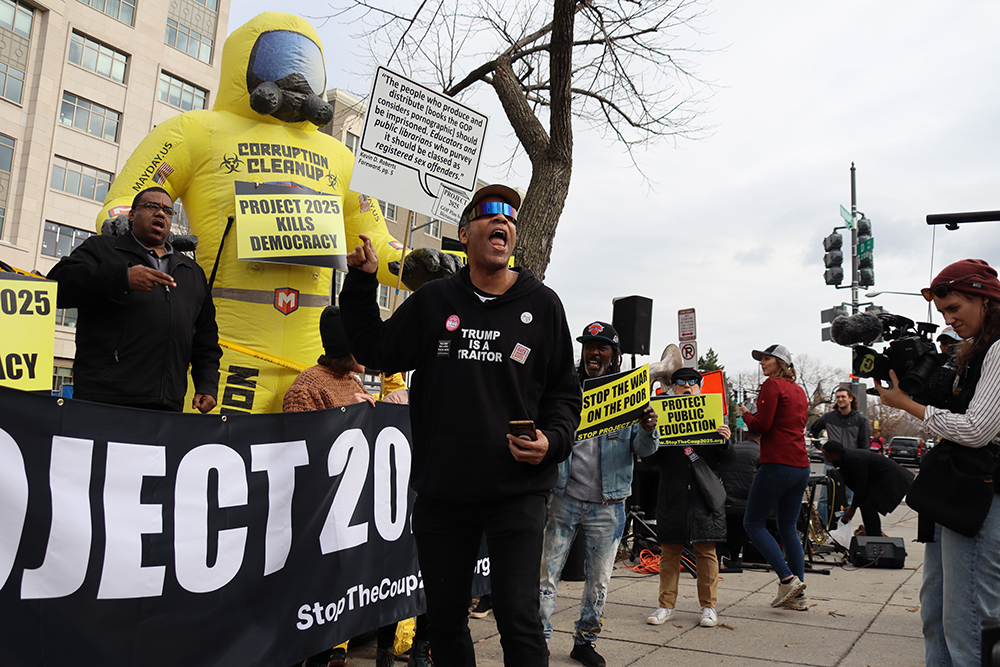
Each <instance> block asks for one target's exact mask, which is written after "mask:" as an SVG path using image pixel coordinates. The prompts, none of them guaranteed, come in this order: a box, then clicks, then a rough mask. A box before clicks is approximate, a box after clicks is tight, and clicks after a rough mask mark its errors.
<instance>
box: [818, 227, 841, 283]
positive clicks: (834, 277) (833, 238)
mask: <svg viewBox="0 0 1000 667" xmlns="http://www.w3.org/2000/svg"><path fill="white" fill-rule="evenodd" d="M843 246H844V237H843V236H841V235H840V234H839V233H837V232H834V233H832V234H830V235H829V236H827V237H826V238H825V239H823V250H825V251H826V254H825V255H823V264H824V265H825V266H826V271H825V272H824V273H823V279H824V280H826V284H827V285H839V284H840V283H842V282H844V268H843V267H842V266H841V264H843V263H844V251H843V250H841V248H842V247H843Z"/></svg>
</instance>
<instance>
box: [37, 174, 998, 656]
mask: <svg viewBox="0 0 1000 667" xmlns="http://www.w3.org/2000/svg"><path fill="white" fill-rule="evenodd" d="M520 206H521V199H520V196H519V195H518V194H517V193H516V192H515V191H514V190H512V189H511V188H508V187H506V186H503V185H494V186H489V187H486V188H483V189H481V190H479V191H478V192H477V193H476V194H475V195H474V196H473V198H472V201H471V202H470V203H469V205H468V206H467V207H466V208H465V210H464V211H463V213H462V216H461V220H460V223H459V231H458V234H459V239H460V241H461V242H462V243H463V245H464V246H465V250H466V253H467V257H468V265H467V266H466V268H464V269H463V270H461V271H460V272H459V273H457V274H455V275H454V276H452V277H451V278H447V279H441V280H436V281H432V282H429V283H427V284H426V285H424V286H423V287H421V288H420V289H419V290H417V291H416V292H415V293H414V294H413V295H412V297H411V298H409V299H407V300H406V301H405V302H403V304H402V305H401V306H400V307H399V308H398V310H396V312H395V313H394V314H393V315H392V316H391V317H390V318H389V319H387V320H385V321H383V320H382V318H381V317H380V314H379V307H378V303H377V298H376V297H377V295H376V290H377V285H378V280H377V277H376V272H377V270H378V267H379V258H378V256H377V255H376V253H375V249H374V247H373V245H372V243H371V241H370V240H369V239H368V238H367V237H366V236H364V235H361V237H360V240H361V244H360V245H358V246H357V247H356V248H355V249H354V251H353V252H352V253H350V254H349V255H348V265H349V267H350V270H349V271H348V275H347V277H346V279H345V281H344V286H343V290H342V292H341V295H340V304H341V308H340V309H336V308H332V307H331V308H328V309H327V310H326V311H324V313H323V315H322V318H321V321H320V328H321V334H322V338H323V345H324V350H325V353H324V355H323V356H322V357H320V359H319V360H318V363H317V364H316V365H315V366H313V367H311V368H309V369H307V370H305V371H304V372H302V374H301V375H300V376H299V378H298V380H296V382H295V383H294V384H293V385H292V387H291V388H290V389H289V391H288V392H287V393H286V395H285V397H284V410H285V411H304V410H321V409H326V408H331V407H337V406H342V405H347V404H350V403H356V402H367V403H370V404H372V405H374V403H375V400H376V399H375V397H373V396H371V395H370V394H369V393H368V391H367V389H366V388H365V386H364V385H363V384H362V383H361V382H360V381H359V379H358V376H357V373H359V372H363V370H364V366H363V364H364V365H367V366H370V367H377V368H379V369H383V370H384V371H386V372H396V371H410V370H413V371H415V373H414V374H413V376H412V384H411V387H410V388H409V390H408V392H407V391H406V390H403V392H402V393H397V394H395V396H392V395H390V397H388V400H394V401H399V402H409V404H410V406H411V409H410V422H411V432H412V447H413V458H412V472H411V478H410V484H411V486H412V488H413V489H414V490H415V491H416V494H417V499H416V502H415V504H414V506H413V513H412V530H413V535H414V538H415V541H416V545H417V551H418V558H419V563H420V568H421V571H422V575H423V583H424V592H425V596H426V609H427V612H426V616H425V617H421V618H419V619H418V621H417V623H416V638H415V640H414V643H413V645H414V648H413V651H412V654H411V660H413V663H412V664H416V665H418V666H427V665H433V664H437V665H439V666H440V667H463V666H466V665H474V664H475V651H474V647H473V642H472V639H471V635H470V631H469V627H468V618H469V605H470V591H471V585H472V577H473V572H474V569H475V564H476V559H477V557H478V555H479V548H480V543H481V540H482V539H483V537H484V536H485V539H486V542H487V546H488V549H489V554H490V559H491V572H490V577H491V582H492V591H491V597H490V600H489V604H490V605H491V606H492V610H493V613H494V614H495V618H496V623H497V627H498V629H499V632H500V636H501V644H502V646H503V651H504V663H505V664H506V665H509V666H517V667H532V666H539V667H542V666H544V665H547V664H548V658H549V650H548V642H549V640H550V639H551V636H552V623H551V617H552V613H553V611H554V609H555V605H556V595H557V590H558V585H559V580H560V574H561V573H562V571H563V569H564V567H565V565H566V561H567V556H568V554H569V552H570V547H571V545H572V543H573V540H574V538H575V537H576V535H577V534H578V533H580V534H582V536H583V541H584V545H585V552H586V556H585V563H586V565H585V584H584V588H583V595H582V599H581V602H580V615H579V619H578V620H577V621H576V624H575V629H574V633H573V643H574V648H573V649H572V652H571V653H570V656H571V657H572V658H573V659H575V660H577V661H579V662H581V663H582V664H583V665H586V666H587V667H604V665H605V660H604V658H603V657H602V656H601V655H600V654H599V653H598V651H597V646H596V643H597V640H598V637H599V635H600V632H601V629H602V626H603V619H604V606H605V603H606V600H607V595H608V588H609V582H610V579H611V573H612V570H613V567H614V563H615V558H616V556H617V554H618V548H619V544H620V542H621V540H622V537H623V533H624V528H625V523H626V511H625V501H626V499H627V498H628V497H629V495H630V494H631V491H632V477H633V466H634V463H635V461H636V460H637V458H638V457H644V458H645V460H646V461H647V462H648V463H651V464H652V465H654V466H656V468H657V470H658V474H659V488H658V494H657V496H658V498H657V506H656V538H657V541H658V542H659V546H660V561H659V575H660V590H659V599H658V606H657V608H656V609H655V610H653V612H652V613H651V614H650V615H649V617H648V618H647V622H648V623H649V624H653V625H658V624H662V623H664V622H666V621H667V620H669V619H670V618H672V616H673V615H674V612H675V609H676V605H677V597H678V595H677V593H678V577H679V571H680V562H681V559H682V556H683V554H684V551H685V549H686V548H687V547H688V546H690V548H691V550H692V551H693V555H694V560H695V562H696V566H697V567H696V570H697V594H698V603H699V605H700V607H701V620H700V625H701V626H705V627H713V626H715V625H717V624H718V623H719V614H718V610H717V608H716V603H717V597H718V583H719V561H720V558H719V554H718V553H717V551H716V548H717V547H716V545H717V544H724V545H725V555H726V557H728V559H729V561H728V563H727V566H732V565H733V564H734V563H736V564H737V565H738V564H739V562H740V559H741V558H742V555H743V549H744V546H745V545H746V544H747V540H749V541H750V542H751V543H752V544H753V546H754V547H755V548H756V549H757V551H759V552H760V554H761V555H762V556H763V558H764V559H766V561H767V563H768V564H769V566H770V567H771V568H772V569H773V571H774V572H775V574H776V575H777V577H778V582H777V591H776V595H775V597H774V599H773V601H772V602H771V606H772V607H777V608H788V609H792V610H806V609H808V604H807V601H806V598H805V590H806V582H805V571H804V565H805V563H804V554H803V550H802V544H801V542H800V539H799V536H798V534H797V530H796V521H797V519H798V517H799V515H800V512H801V507H802V499H803V494H804V492H805V489H806V486H807V483H808V481H809V477H810V462H809V456H808V450H807V446H806V433H807V432H808V433H809V434H810V435H811V436H813V437H815V436H818V435H819V434H820V433H821V432H822V431H824V430H825V431H826V434H827V442H826V443H825V445H824V446H823V454H824V457H825V460H826V461H827V464H828V466H829V468H828V470H830V471H832V470H833V469H837V470H838V472H839V474H840V475H841V476H842V478H843V480H844V482H845V483H846V485H847V487H848V488H849V489H850V490H851V491H852V496H851V497H849V498H848V500H847V503H846V505H847V507H846V509H845V514H844V516H845V519H847V520H850V518H851V517H853V515H854V514H855V512H856V511H860V513H861V516H862V519H863V522H864V527H865V531H866V532H867V534H869V535H880V534H881V522H880V515H881V514H885V513H887V512H889V511H892V509H894V508H895V507H896V506H897V505H898V504H899V503H900V502H901V500H902V498H903V495H904V494H905V493H906V489H907V488H908V487H909V485H910V482H911V480H912V477H913V476H912V473H910V472H909V471H906V470H904V469H903V468H901V467H900V466H898V465H897V464H895V463H893V462H891V461H889V460H888V459H886V458H885V457H883V456H881V455H880V454H881V452H882V451H883V450H884V441H882V440H881V436H879V435H877V434H876V436H875V437H874V438H872V437H870V436H869V431H868V424H867V421H866V419H865V418H864V416H863V415H862V414H861V413H859V412H858V411H857V401H856V397H855V396H854V395H853V394H852V393H851V392H850V390H848V389H846V388H842V389H839V390H837V392H836V395H835V398H834V402H835V409H833V410H831V411H830V412H828V413H827V414H825V415H823V416H821V417H820V418H819V419H817V420H816V421H815V422H814V423H812V424H811V425H810V427H809V428H808V429H807V426H806V422H807V417H808V411H809V410H808V407H809V403H808V400H807V398H806V395H805V392H804V391H803V389H802V387H801V386H800V385H799V384H798V383H797V381H796V380H797V378H796V371H795V366H794V363H793V359H792V355H791V353H790V352H789V350H788V349H787V348H786V347H784V346H782V345H771V346H769V347H766V348H764V349H759V350H753V352H752V357H753V358H754V359H755V360H757V361H758V362H759V363H760V367H761V371H762V373H763V375H764V376H765V378H766V379H765V381H764V382H763V384H762V385H761V386H760V389H759V394H758V396H757V399H756V403H755V404H749V403H744V404H742V405H740V411H741V412H742V417H743V419H744V420H745V422H746V426H747V428H748V429H749V433H748V436H747V439H746V440H745V441H742V442H739V443H730V439H731V435H732V434H731V433H730V430H729V428H728V426H726V425H722V426H719V428H718V436H719V440H721V443H719V444H702V445H695V446H691V447H669V446H660V445H659V443H658V440H657V437H656V425H657V418H656V414H655V413H654V412H653V410H652V408H648V407H647V408H646V409H645V410H644V411H643V412H642V414H641V415H640V416H639V418H638V420H637V421H636V422H635V423H633V424H629V425H626V426H623V427H621V428H618V429H617V430H613V431H611V432H609V433H602V434H600V435H596V436H594V437H590V438H584V439H581V440H579V441H577V438H576V428H577V424H578V422H579V418H580V413H581V407H582V397H581V383H582V382H583V381H584V380H586V379H595V378H601V377H604V376H607V375H611V374H614V373H616V372H618V371H619V370H620V369H621V358H622V354H621V345H620V340H619V336H618V333H617V332H616V331H615V328H614V326H612V325H611V324H608V323H606V322H602V321H594V322H591V323H589V324H588V325H587V326H586V327H585V328H584V331H583V334H582V335H581V336H580V337H579V338H577V341H578V342H580V343H581V344H582V354H581V357H580V360H579V364H578V365H576V364H574V351H573V340H572V337H571V336H570V333H569V326H568V323H567V319H566V315H565V312H564V310H563V307H562V304H561V302H560V300H559V298H558V296H557V295H556V294H555V293H554V292H553V291H552V290H550V289H549V288H547V287H546V286H544V285H543V284H542V283H541V281H539V280H538V279H536V278H535V277H534V276H533V275H532V274H531V272H530V271H528V270H525V269H514V268H510V266H509V260H510V257H511V254H512V252H513V249H514V246H515V244H516V240H517V224H516V216H517V210H518V208H519V207H520ZM173 214H174V211H173V209H172V202H171V201H170V197H169V196H168V195H167V193H166V191H164V190H162V189H161V188H157V187H154V188H149V189H147V190H144V191H142V192H140V193H139V194H138V195H137V196H136V197H135V200H134V201H133V204H132V208H131V212H130V213H129V219H130V221H131V223H132V225H131V233H130V234H128V235H126V236H121V237H106V236H95V237H92V238H90V239H88V240H87V241H85V242H84V243H83V244H82V245H81V246H80V247H79V248H77V249H76V250H75V251H73V253H72V254H70V255H69V256H68V257H65V258H63V259H62V261H61V262H60V263H59V264H58V265H57V266H56V267H55V268H54V269H53V270H52V271H51V273H50V278H52V279H54V280H57V281H58V282H59V286H60V289H59V298H58V306H59V307H76V308H79V313H80V314H79V324H78V329H77V331H78V333H77V362H76V367H75V371H76V391H77V393H76V395H77V397H78V398H82V399H87V400H92V401H99V402H106V403H115V404H120V405H130V406H134V407H142V408H147V409H155V410H172V411H180V410H181V409H182V407H183V402H184V395H185V389H186V385H187V376H188V374H190V376H191V379H192V383H193V385H194V395H193V399H192V402H191V407H192V409H194V410H198V411H200V412H208V411H210V410H212V409H213V407H215V404H216V398H217V392H218V378H219V359H220V356H221V350H220V348H219V343H218V333H217V328H216V325H215V321H214V310H213V305H212V298H211V290H210V288H209V286H208V283H207V280H206V277H205V274H204V272H203V271H202V270H201V269H200V268H199V267H198V265H197V264H195V263H194V262H193V261H191V260H190V259H188V258H187V257H186V256H184V255H183V254H182V253H179V252H175V251H174V250H173V249H172V248H171V246H170V244H169V243H168V242H167V238H168V235H169V232H170V222H171V217H172V216H173ZM922 293H923V294H924V296H925V298H926V299H927V300H928V301H933V303H934V306H935V307H936V308H937V310H938V311H939V312H940V313H941V314H942V315H943V317H944V321H945V323H946V324H947V325H948V329H946V330H945V332H943V333H942V335H941V336H940V337H939V339H938V340H939V342H940V343H941V344H942V354H947V355H951V357H950V358H951V359H952V360H953V361H954V364H955V366H956V368H957V369H958V374H957V379H956V381H955V386H954V391H953V394H952V396H951V397H950V398H949V400H948V401H947V405H946V406H945V407H935V406H930V405H922V404H920V403H918V402H916V401H914V400H913V399H912V398H911V397H910V396H909V395H907V394H906V393H905V392H903V391H902V390H900V388H899V384H898V382H897V378H896V376H895V373H894V372H892V373H890V376H891V379H892V384H891V385H888V384H883V383H881V382H877V383H876V385H877V389H878V392H879V394H880V397H881V401H882V404H883V405H886V406H889V407H893V408H898V409H900V410H904V411H905V412H907V413H909V414H911V415H913V416H914V417H915V418H916V419H918V420H920V421H921V423H922V425H923V427H924V428H925V429H926V430H928V431H930V432H931V433H934V434H935V435H936V436H939V437H941V438H942V442H943V443H947V444H948V445H949V446H953V447H957V448H963V447H964V448H977V449H978V448H986V450H988V451H990V452H992V453H993V454H994V460H995V458H996V451H997V449H998V433H1000V345H997V341H998V340H1000V281H998V280H997V272H996V270H994V269H993V268H992V267H990V266H989V265H988V264H987V263H986V262H984V261H982V260H963V261H960V262H955V263H954V264H951V265H949V266H948V267H946V268H945V269H944V270H943V271H941V272H940V273H939V274H938V275H937V277H935V279H934V280H933V282H932V283H931V286H930V287H928V288H926V289H924V290H923V291H922ZM154 348H159V349H162V350H163V351H164V354H162V355H161V356H157V357H155V358H154V357H151V356H150V355H149V350H150V349H154ZM456 387H460V390H457V391H456V390H455V388H456ZM701 387H702V375H701V374H700V373H699V372H698V371H697V370H694V369H690V368H680V369H678V370H676V371H675V372H674V373H673V374H672V376H671V377H670V379H669V386H667V387H665V389H666V391H667V393H668V394H669V395H674V396H683V395H692V394H698V393H700V391H701ZM512 422H517V423H518V424H519V427H518V429H517V432H516V433H515V432H512V428H511V424H512ZM705 466H707V468H708V469H709V470H711V474H713V475H718V476H719V477H721V479H722V484H723V485H724V488H725V491H726V493H725V494H724V496H725V500H724V501H719V500H718V499H717V498H715V497H714V496H713V494H711V493H708V492H707V491H706V490H705V488H704V486H703V485H704V482H702V481H700V479H701V478H700V474H701V473H703V472H704V470H703V469H704V467H705ZM997 484H998V485H1000V482H997ZM996 488H997V489H1000V486H997V487H996ZM827 506H828V507H829V506H830V499H827ZM984 509H986V508H984ZM824 511H827V512H828V511H829V509H828V508H827V509H825V510H824ZM772 513H773V515H774V516H775V519H776V523H775V525H776V530H774V531H773V532H772V530H769V528H768V518H769V516H771V515H772ZM984 515H985V519H984V521H983V524H982V527H981V528H980V529H979V530H978V532H977V533H976V534H975V535H972V536H969V535H963V534H959V533H958V532H956V531H954V530H951V529H949V528H947V527H944V526H943V525H941V524H930V525H925V524H926V523H927V522H926V521H924V522H923V524H922V525H921V530H920V535H919V539H921V540H922V541H926V542H927V548H926V551H925V556H924V568H925V571H924V583H923V586H922V588H921V594H920V597H921V619H922V624H923V634H924V638H925V642H926V655H927V662H928V664H934V665H949V664H955V665H972V664H978V662H979V653H980V651H981V646H980V632H979V629H980V628H981V626H982V622H983V621H984V620H986V619H991V618H997V617H1000V548H998V547H1000V501H997V499H996V495H995V493H994V495H993V499H992V505H990V507H989V508H988V509H986V511H984ZM779 540H780V543H779ZM480 615H485V611H481V613H480ZM394 634H395V624H393V625H391V626H387V627H386V628H382V629H380V630H379V633H378V637H379V639H378V658H377V659H378V664H379V665H380V666H384V665H390V664H392V663H393V660H394V655H393V651H392V638H393V636H394ZM305 664H307V665H331V666H335V665H344V664H346V645H341V646H338V647H335V648H333V649H330V650H328V651H325V652H323V653H321V654H318V655H316V656H313V657H311V658H309V659H308V660H307V661H306V663H305Z"/></svg>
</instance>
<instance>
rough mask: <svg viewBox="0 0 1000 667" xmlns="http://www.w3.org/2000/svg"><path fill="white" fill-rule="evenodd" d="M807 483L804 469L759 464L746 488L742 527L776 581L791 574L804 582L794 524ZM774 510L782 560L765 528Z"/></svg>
mask: <svg viewBox="0 0 1000 667" xmlns="http://www.w3.org/2000/svg"><path fill="white" fill-rule="evenodd" d="M808 483H809V468H808V466H807V467H805V468H796V467H794V466H787V465H784V464H781V463H761V464H760V468H758V469H757V475H756V476H755V477H754V478H753V485H751V487H750V496H749V497H748V498H747V511H746V514H745V515H744V516H743V527H744V528H746V530H747V535H748V536H749V537H750V541H751V542H753V545H754V546H755V547H757V551H759V552H760V553H761V555H762V556H763V557H764V558H765V559H767V562H768V563H770V565H771V567H772V568H773V569H774V571H775V573H776V574H777V575H778V578H779V579H787V578H788V577H789V576H790V575H792V574H794V575H796V576H797V577H798V578H799V579H803V580H804V579H805V569H806V564H805V554H803V553H802V543H801V542H799V534H798V532H797V531H796V530H795V523H796V521H797V520H798V518H799V512H801V511H802V494H804V493H805V490H806V485H807V484H808ZM774 508H777V518H778V535H780V536H781V543H782V544H783V545H784V547H785V555H784V557H782V555H781V547H779V546H778V542H777V541H776V540H775V539H774V538H773V537H772V536H771V534H770V533H769V532H767V528H765V524H766V523H767V517H768V515H769V514H770V513H771V510H772V509H774Z"/></svg>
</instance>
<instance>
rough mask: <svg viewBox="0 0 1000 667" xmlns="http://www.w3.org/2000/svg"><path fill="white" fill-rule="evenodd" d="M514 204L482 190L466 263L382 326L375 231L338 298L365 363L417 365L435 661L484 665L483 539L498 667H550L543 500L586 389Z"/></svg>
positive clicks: (497, 189)
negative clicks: (530, 266) (472, 620)
mask: <svg viewBox="0 0 1000 667" xmlns="http://www.w3.org/2000/svg"><path fill="white" fill-rule="evenodd" d="M520 205H521V198H520V196H519V195H518V194H517V193H516V192H515V191H514V190H512V189H510V188H508V187H507V186H504V185H491V186H488V187H485V188H483V189H481V190H479V191H478V192H477V193H476V194H475V195H474V196H473V198H472V201H471V202H470V203H469V205H468V206H467V207H466V208H465V210H464V211H463V213H462V216H461V219H460V221H459V229H458V237H459V240H460V241H461V242H462V244H463V245H464V246H465V250H466V253H467V255H468V259H469V263H468V266H466V267H465V268H463V269H462V270H461V271H460V272H459V273H458V274H456V275H454V276H452V277H451V278H447V279H442V280H435V281H432V282H429V283H427V284H426V285H424V286H423V287H421V288H420V289H419V290H417V291H416V292H414V294H413V296H411V297H410V298H409V299H407V300H406V301H404V302H403V304H402V305H401V306H400V307H399V309H398V310H396V312H395V313H394V314H393V315H392V317H390V318H389V319H388V320H386V321H385V322H383V321H382V319H381V318H380V317H379V308H378V303H377V301H376V289H377V287H378V282H377V279H376V271H377V269H378V263H379V259H378V257H377V255H376V254H375V249H374V247H373V246H372V243H371V241H370V240H369V239H368V237H367V236H364V235H361V237H360V238H361V241H362V243H363V245H359V246H357V247H356V248H355V250H354V252H353V253H352V254H350V255H348V258H347V263H348V266H349V267H350V270H349V271H348V275H347V278H346V279H345V280H344V287H343V290H342V291H341V293H340V305H341V308H342V312H343V316H344V324H345V328H346V329H347V336H348V338H349V339H350V344H351V349H352V350H353V352H354V356H355V357H356V358H357V360H358V361H359V362H361V363H363V364H365V365H367V366H372V367H377V368H381V369H383V370H387V371H388V370H392V371H405V370H411V369H415V370H416V373H414V375H413V381H412V383H411V386H410V424H411V428H412V434H413V465H412V470H411V474H410V485H411V486H412V487H413V489H414V490H415V491H416V492H417V499H416V501H415V503H414V505H413V516H412V527H413V535H414V538H415V539H416V543H417V555H418V557H419V559H420V569H421V572H422V574H423V581H424V592H425V594H426V597H427V617H428V620H429V635H430V636H429V639H430V643H431V646H432V647H433V649H432V651H433V658H434V664H435V665H438V667H464V666H466V665H470V666H471V665H475V664H476V659H475V652H474V650H473V644H472V638H471V636H470V634H469V627H468V604H469V600H470V598H471V597H472V596H471V587H472V577H473V572H474V570H475V568H476V560H477V557H478V554H479V547H480V543H481V541H482V538H483V535H485V536H486V544H487V548H488V549H489V556H490V572H489V574H490V579H491V583H492V595H493V611H494V614H495V616H496V621H497V628H498V629H499V631H500V638H501V643H502V645H503V650H504V664H505V665H517V666H518V667H544V666H545V665H548V664H549V662H548V656H549V652H548V649H547V648H546V645H545V638H544V636H543V633H542V622H541V619H540V617H539V599H538V570H539V563H540V562H541V559H542V533H543V528H544V524H545V504H546V497H547V492H548V491H549V489H551V488H552V487H554V486H555V484H556V479H557V473H558V464H559V462H560V461H563V460H564V459H565V458H566V457H567V456H569V453H570V449H571V447H572V445H573V441H574V439H575V432H576V427H577V424H578V423H579V419H580V408H581V404H582V396H581V393H580V385H579V381H578V380H577V377H576V373H575V371H574V369H573V342H572V339H571V337H570V334H569V328H568V326H567V324H566V314H565V312H564V311H563V307H562V303H560V301H559V298H558V297H557V296H556V294H555V293H554V292H553V291H552V290H550V289H549V288H547V287H545V286H544V285H542V283H541V282H540V281H539V280H538V279H537V278H535V277H534V276H533V275H532V274H531V272H530V271H527V270H525V269H511V268H509V266H508V264H509V260H510V257H511V253H513V251H514V244H515V241H516V240H517V223H516V216H517V208H518V207H519V206H520ZM512 422H521V423H520V424H512ZM512 431H516V433H512Z"/></svg>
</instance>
